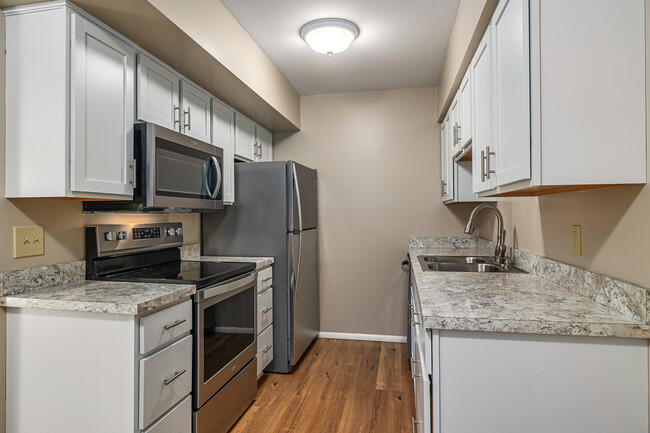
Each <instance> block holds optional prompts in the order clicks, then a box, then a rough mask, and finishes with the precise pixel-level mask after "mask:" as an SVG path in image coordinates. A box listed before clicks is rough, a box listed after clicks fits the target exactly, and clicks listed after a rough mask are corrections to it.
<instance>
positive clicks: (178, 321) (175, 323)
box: [165, 319, 187, 331]
mask: <svg viewBox="0 0 650 433" xmlns="http://www.w3.org/2000/svg"><path fill="white" fill-rule="evenodd" d="M185 322H187V319H181V320H177V321H175V322H174V323H172V324H171V325H165V331H169V330H170V329H172V328H175V327H177V326H178V325H182V324H183V323H185Z"/></svg>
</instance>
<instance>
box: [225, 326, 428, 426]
mask: <svg viewBox="0 0 650 433" xmlns="http://www.w3.org/2000/svg"><path fill="white" fill-rule="evenodd" d="M414 410H415V409H414V406H413V381H412V380H411V372H410V369H409V367H408V361H407V359H406V345H405V344H399V343H379V342H370V341H348V340H328V339H318V340H316V342H315V343H314V344H313V346H312V347H311V349H310V350H309V351H308V352H307V353H306V354H305V356H304V358H303V360H302V362H301V364H300V365H299V366H298V368H297V369H296V370H294V372H293V373H291V374H266V375H264V376H263V377H262V378H261V379H260V387H259V389H258V392H257V400H256V401H255V402H254V403H253V404H252V405H251V406H250V407H249V408H248V410H247V411H246V413H244V415H242V417H241V418H240V419H239V421H238V422H237V424H235V426H234V427H233V428H232V430H231V433H252V432H255V433H280V432H290V433H371V432H381V433H410V432H411V417H412V416H413V415H414Z"/></svg>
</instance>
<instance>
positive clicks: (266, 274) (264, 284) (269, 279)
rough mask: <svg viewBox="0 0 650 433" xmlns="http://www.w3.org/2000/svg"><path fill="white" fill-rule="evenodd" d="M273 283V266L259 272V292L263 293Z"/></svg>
mask: <svg viewBox="0 0 650 433" xmlns="http://www.w3.org/2000/svg"><path fill="white" fill-rule="evenodd" d="M272 285H273V266H269V267H268V268H264V269H262V270H261V271H258V272H257V293H262V292H263V291H264V290H266V289H268V288H269V287H271V286H272Z"/></svg>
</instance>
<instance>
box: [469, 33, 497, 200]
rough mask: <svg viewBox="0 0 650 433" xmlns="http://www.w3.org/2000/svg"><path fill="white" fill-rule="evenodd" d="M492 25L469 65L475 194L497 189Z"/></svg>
mask: <svg viewBox="0 0 650 433" xmlns="http://www.w3.org/2000/svg"><path fill="white" fill-rule="evenodd" d="M491 36H492V26H488V29H487V31H486V32H485V35H484V36H483V39H482V40H481V42H480V44H479V46H478V48H477V50H476V54H474V58H473V59H472V63H471V65H470V69H471V72H470V79H471V80H472V92H473V93H472V112H473V116H472V118H473V119H474V122H473V123H472V127H473V129H472V165H473V167H472V177H473V192H474V193H477V192H482V191H488V190H490V189H493V188H494V173H493V172H492V171H493V170H494V169H493V167H494V163H495V161H494V155H493V150H494V145H493V138H494V137H493V129H494V128H493V121H492V115H493V104H492V99H493V98H492V42H491Z"/></svg>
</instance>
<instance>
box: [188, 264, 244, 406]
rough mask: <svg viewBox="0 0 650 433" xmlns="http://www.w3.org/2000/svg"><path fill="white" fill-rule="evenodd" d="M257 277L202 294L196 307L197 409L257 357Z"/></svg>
mask: <svg viewBox="0 0 650 433" xmlns="http://www.w3.org/2000/svg"><path fill="white" fill-rule="evenodd" d="M255 295H256V273H255V272H253V273H250V274H246V275H245V276H243V277H237V278H234V279H232V280H229V281H226V282H225V283H220V284H217V285H215V286H212V287H208V288H206V289H201V290H199V291H198V292H197V293H196V295H195V303H194V334H195V338H194V341H195V347H194V360H195V361H194V362H195V370H194V371H195V377H194V385H195V386H194V407H195V408H196V409H199V408H200V407H201V406H203V405H204V404H205V402H207V401H208V400H209V399H210V398H211V397H212V396H213V395H214V394H216V393H217V392H218V391H219V390H220V389H221V388H222V387H223V386H224V385H225V384H226V383H227V382H228V381H229V380H230V379H231V378H232V377H234V376H235V375H236V374H237V372H238V371H239V370H241V369H242V368H243V367H244V366H245V365H246V364H248V362H249V361H250V360H251V359H253V358H255V355H256V354H257V349H256V345H257V334H256V332H255V330H256V326H257V323H256V314H255V311H256V296H255Z"/></svg>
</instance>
